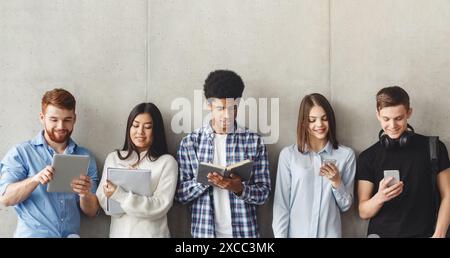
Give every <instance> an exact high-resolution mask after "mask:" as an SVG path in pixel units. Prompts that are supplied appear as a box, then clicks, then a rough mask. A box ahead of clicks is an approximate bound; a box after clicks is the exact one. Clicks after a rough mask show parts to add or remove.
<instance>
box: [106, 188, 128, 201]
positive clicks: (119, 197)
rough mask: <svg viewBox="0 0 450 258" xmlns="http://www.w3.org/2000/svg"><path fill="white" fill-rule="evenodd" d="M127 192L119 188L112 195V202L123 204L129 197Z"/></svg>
mask: <svg viewBox="0 0 450 258" xmlns="http://www.w3.org/2000/svg"><path fill="white" fill-rule="evenodd" d="M127 194H128V193H127V192H126V191H125V190H124V189H123V188H122V187H121V186H119V185H118V186H117V188H116V191H115V192H114V193H113V194H112V195H111V197H109V198H111V200H114V201H116V202H119V203H121V202H122V201H123V200H125V198H126V197H127Z"/></svg>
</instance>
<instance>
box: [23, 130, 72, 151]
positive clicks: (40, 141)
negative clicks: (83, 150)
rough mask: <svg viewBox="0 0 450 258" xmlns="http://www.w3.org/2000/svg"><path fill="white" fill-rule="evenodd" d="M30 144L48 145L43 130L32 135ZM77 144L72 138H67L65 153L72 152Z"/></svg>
mask: <svg viewBox="0 0 450 258" xmlns="http://www.w3.org/2000/svg"><path fill="white" fill-rule="evenodd" d="M31 144H33V145H35V146H38V145H43V146H48V144H47V141H46V140H45V137H44V130H42V131H40V132H39V133H38V135H36V137H34V138H33V139H32V140H31ZM77 146H78V145H77V144H76V143H75V141H73V140H72V138H69V143H68V144H67V147H66V150H67V154H72V153H73V152H74V150H75V148H76V147H77Z"/></svg>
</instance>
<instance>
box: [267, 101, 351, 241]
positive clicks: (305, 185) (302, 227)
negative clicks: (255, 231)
mask: <svg viewBox="0 0 450 258" xmlns="http://www.w3.org/2000/svg"><path fill="white" fill-rule="evenodd" d="M355 169H356V164H355V153H354V152H353V150H352V149H350V148H348V147H345V146H342V145H339V144H338V141H337V139H336V120H335V117H334V111H333V108H332V107H331V105H330V103H329V102H328V100H327V99H326V98H325V97H324V96H322V95H321V94H318V93H314V94H310V95H307V96H305V97H304V98H303V100H302V102H301V104H300V108H299V114H298V126H297V144H295V145H291V146H288V147H286V148H284V149H283V150H282V151H281V154H280V158H279V162H278V171H277V180H276V187H275V200H274V205H273V223H272V227H273V232H274V235H275V237H283V238H285V237H341V236H342V228H341V218H340V216H341V212H345V211H347V210H348V209H349V208H350V206H351V205H352V202H353V181H354V176H355Z"/></svg>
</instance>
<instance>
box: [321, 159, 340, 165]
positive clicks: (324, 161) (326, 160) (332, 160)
mask: <svg viewBox="0 0 450 258" xmlns="http://www.w3.org/2000/svg"><path fill="white" fill-rule="evenodd" d="M336 162H337V161H336V160H335V159H323V160H322V166H325V165H327V164H333V165H335V166H336Z"/></svg>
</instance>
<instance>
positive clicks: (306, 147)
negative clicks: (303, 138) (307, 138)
mask: <svg viewBox="0 0 450 258" xmlns="http://www.w3.org/2000/svg"><path fill="white" fill-rule="evenodd" d="M332 151H333V146H332V145H331V143H330V141H328V142H327V144H326V145H325V147H323V148H322V149H321V150H320V151H318V152H317V154H321V153H322V152H326V153H327V154H330V155H331V152H332ZM307 152H310V151H309V148H308V145H306V146H305V153H307Z"/></svg>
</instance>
